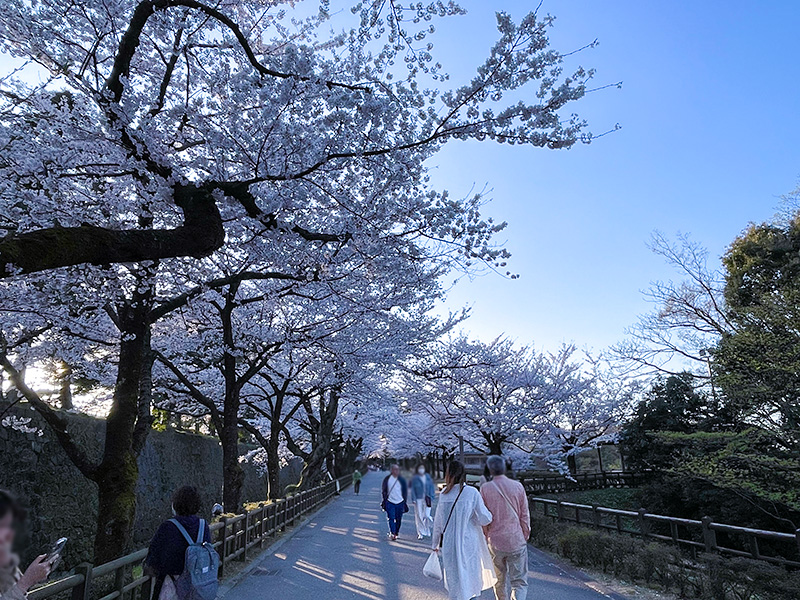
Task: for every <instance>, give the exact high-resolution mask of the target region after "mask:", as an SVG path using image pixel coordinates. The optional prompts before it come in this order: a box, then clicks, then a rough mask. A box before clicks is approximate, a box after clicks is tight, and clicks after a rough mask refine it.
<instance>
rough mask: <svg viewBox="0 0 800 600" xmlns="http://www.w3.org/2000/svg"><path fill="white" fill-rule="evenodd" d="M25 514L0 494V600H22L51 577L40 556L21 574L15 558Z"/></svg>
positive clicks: (11, 498)
mask: <svg viewBox="0 0 800 600" xmlns="http://www.w3.org/2000/svg"><path fill="white" fill-rule="evenodd" d="M24 519H25V511H24V510H23V509H22V507H21V506H20V505H19V503H18V502H17V499H16V498H14V496H12V495H11V494H10V493H9V492H6V491H5V490H0V600H24V599H25V597H26V596H27V594H28V590H29V589H31V588H32V587H33V586H34V585H36V584H37V583H41V582H42V581H44V580H45V579H47V576H48V575H49V574H50V568H51V565H50V562H49V561H48V560H47V555H46V554H42V555H41V556H38V557H36V559H35V560H34V561H33V562H32V563H31V564H30V566H29V567H28V568H27V569H26V570H25V573H22V572H21V571H20V570H19V557H18V556H17V555H16V554H14V552H13V546H14V537H15V536H16V533H17V531H16V528H17V526H18V525H19V524H20V523H21V522H22V521H24Z"/></svg>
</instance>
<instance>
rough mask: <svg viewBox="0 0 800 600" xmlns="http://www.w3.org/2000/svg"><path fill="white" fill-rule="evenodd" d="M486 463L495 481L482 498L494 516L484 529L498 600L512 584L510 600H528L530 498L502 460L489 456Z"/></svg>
mask: <svg viewBox="0 0 800 600" xmlns="http://www.w3.org/2000/svg"><path fill="white" fill-rule="evenodd" d="M486 464H487V466H488V467H489V471H490V473H491V475H492V480H491V482H489V483H486V484H485V485H484V486H483V487H482V488H481V496H482V497H483V501H484V502H485V503H486V507H487V508H488V509H489V511H490V512H491V513H492V522H491V523H490V524H489V525H488V526H487V527H486V528H485V530H486V535H487V537H488V539H489V551H490V552H491V553H492V560H493V562H494V568H495V572H496V574H497V584H496V585H495V586H494V595H495V597H496V598H497V600H506V598H507V597H508V596H507V591H508V590H507V587H508V586H509V585H510V587H511V600H525V599H526V597H527V594H528V537H530V534H531V516H530V512H529V510H528V498H527V496H526V495H525V488H524V487H522V484H521V483H520V482H519V481H513V480H511V479H509V478H508V477H506V462H505V461H504V460H503V458H502V457H500V456H490V457H489V458H488V459H487V460H486Z"/></svg>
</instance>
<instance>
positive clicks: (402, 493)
mask: <svg viewBox="0 0 800 600" xmlns="http://www.w3.org/2000/svg"><path fill="white" fill-rule="evenodd" d="M381 495H382V496H383V502H381V508H383V510H385V511H386V516H387V518H388V519H389V538H390V539H391V540H396V539H397V535H398V534H399V533H400V523H401V522H402V521H403V514H404V513H407V512H408V502H407V501H408V484H407V483H406V480H405V479H404V478H403V477H402V476H401V475H400V465H392V469H391V472H390V473H389V475H387V476H386V478H385V479H384V480H383V484H382V485H381Z"/></svg>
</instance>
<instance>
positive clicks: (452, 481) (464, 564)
mask: <svg viewBox="0 0 800 600" xmlns="http://www.w3.org/2000/svg"><path fill="white" fill-rule="evenodd" d="M465 480H466V472H465V471H464V465H463V464H461V463H460V462H459V461H457V460H454V461H452V462H451V463H450V464H449V465H448V467H447V474H446V475H445V481H446V485H445V488H444V491H442V493H441V494H440V495H439V504H438V506H437V507H436V516H435V517H434V520H433V539H432V541H433V550H434V552H439V553H440V555H441V557H442V567H443V570H444V586H445V588H446V589H447V593H448V597H449V598H450V600H470V599H471V598H476V597H478V596H480V595H481V592H482V591H483V590H486V589H489V588H490V587H492V586H493V585H494V584H495V582H496V581H497V578H496V576H495V573H494V568H493V566H492V557H491V555H490V554H489V548H488V546H487V545H486V538H485V536H484V534H483V531H482V529H481V527H482V526H486V525H489V524H490V523H491V522H492V514H491V513H490V512H489V510H488V509H487V508H486V505H485V504H484V503H483V499H482V498H481V495H480V493H479V492H478V490H476V489H475V488H473V487H470V486H468V485H465V483H464V482H465Z"/></svg>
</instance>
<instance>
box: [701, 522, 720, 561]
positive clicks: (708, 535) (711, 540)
mask: <svg viewBox="0 0 800 600" xmlns="http://www.w3.org/2000/svg"><path fill="white" fill-rule="evenodd" d="M702 523H703V544H705V547H706V552H714V550H716V549H717V534H716V532H715V531H714V530H713V529H711V517H703V519H702Z"/></svg>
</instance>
